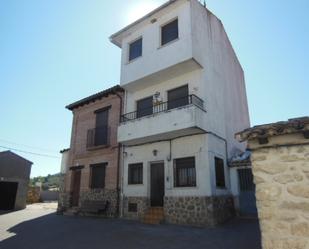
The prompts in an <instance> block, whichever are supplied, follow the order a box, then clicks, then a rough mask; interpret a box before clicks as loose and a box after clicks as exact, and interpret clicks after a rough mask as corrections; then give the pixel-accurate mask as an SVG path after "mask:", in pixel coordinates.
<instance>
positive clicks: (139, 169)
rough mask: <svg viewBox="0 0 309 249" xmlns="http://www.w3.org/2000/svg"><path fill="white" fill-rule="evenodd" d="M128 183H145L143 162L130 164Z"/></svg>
mask: <svg viewBox="0 0 309 249" xmlns="http://www.w3.org/2000/svg"><path fill="white" fill-rule="evenodd" d="M128 177H129V179H128V184H143V164H142V163H135V164H129V174H128Z"/></svg>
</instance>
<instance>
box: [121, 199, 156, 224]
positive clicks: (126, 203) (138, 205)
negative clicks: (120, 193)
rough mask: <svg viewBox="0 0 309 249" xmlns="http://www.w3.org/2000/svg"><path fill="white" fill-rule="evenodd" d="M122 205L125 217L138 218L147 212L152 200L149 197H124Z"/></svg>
mask: <svg viewBox="0 0 309 249" xmlns="http://www.w3.org/2000/svg"><path fill="white" fill-rule="evenodd" d="M122 205H123V216H124V218H126V219H134V220H138V219H141V218H142V217H143V216H144V215H145V213H146V212H147V210H148V208H149V207H150V200H149V198H147V197H124V199H123V204H122Z"/></svg>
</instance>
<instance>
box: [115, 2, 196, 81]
mask: <svg viewBox="0 0 309 249" xmlns="http://www.w3.org/2000/svg"><path fill="white" fill-rule="evenodd" d="M177 17H178V25H179V39H178V40H175V41H173V42H171V43H169V44H166V45H164V46H161V42H160V41H161V37H160V36H161V33H160V31H161V28H160V27H161V26H162V25H164V24H166V23H168V22H170V21H171V20H173V19H174V18H177ZM153 18H156V19H157V21H156V22H155V23H151V22H150V21H151V20H152V19H153ZM190 19H191V18H190V3H189V2H188V1H183V0H180V1H177V2H176V3H174V4H172V5H171V6H169V7H167V8H166V9H165V10H162V11H161V12H160V13H158V14H156V15H154V16H153V17H151V18H149V19H147V20H146V21H144V22H143V23H142V24H141V25H140V26H139V29H131V30H130V31H131V32H130V33H128V34H127V36H126V37H125V38H124V39H123V40H122V45H121V47H122V56H121V77H120V78H121V79H120V85H121V86H123V87H126V84H128V83H132V82H133V81H135V80H138V79H140V78H143V77H145V76H148V75H150V74H152V73H155V72H158V71H160V70H163V69H166V68H168V67H170V66H173V65H175V64H178V63H179V62H183V61H186V60H188V59H190V58H192V40H191V23H190ZM140 37H143V53H142V54H143V55H142V57H139V58H137V59H135V60H133V61H131V62H129V61H128V52H129V44H130V43H131V42H132V41H134V40H136V39H138V38H140Z"/></svg>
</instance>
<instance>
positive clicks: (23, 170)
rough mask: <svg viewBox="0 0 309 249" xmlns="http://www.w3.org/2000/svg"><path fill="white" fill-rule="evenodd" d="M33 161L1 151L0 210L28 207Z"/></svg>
mask: <svg viewBox="0 0 309 249" xmlns="http://www.w3.org/2000/svg"><path fill="white" fill-rule="evenodd" d="M31 166H32V162H30V161H28V160H27V159H25V158H23V157H21V156H19V155H17V154H15V153H13V152H11V151H3V152H0V193H1V194H0V210H19V209H23V208H25V207H26V201H27V192H28V186H29V180H30V172H31Z"/></svg>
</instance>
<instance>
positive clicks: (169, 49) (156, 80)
mask: <svg viewBox="0 0 309 249" xmlns="http://www.w3.org/2000/svg"><path fill="white" fill-rule="evenodd" d="M175 19H178V32H179V37H178V39H176V40H174V41H172V42H171V43H168V44H166V45H164V46H160V36H161V35H160V30H161V26H162V25H164V24H166V23H168V22H169V21H171V20H175ZM140 37H142V39H143V45H142V56H141V57H139V58H137V59H135V60H133V61H131V62H128V51H129V44H130V43H131V42H132V41H134V40H136V39H138V38H140ZM111 40H112V42H114V43H115V44H116V45H118V46H119V47H121V48H122V62H121V82H120V85H121V86H122V87H123V88H124V89H125V90H126V94H125V100H124V113H130V112H134V111H135V110H136V108H137V106H136V103H137V101H138V100H140V99H143V98H146V97H149V96H153V95H154V94H155V93H158V92H159V93H160V97H161V100H162V102H166V101H168V95H167V92H168V91H169V90H171V89H175V88H177V87H181V86H184V85H188V92H189V95H191V94H192V95H195V96H197V97H198V98H200V99H201V100H202V101H203V108H198V107H197V106H196V105H194V104H191V103H190V105H187V106H184V107H181V108H177V109H174V110H165V111H163V112H160V113H156V114H153V115H150V116H147V117H141V118H138V119H134V120H125V121H126V122H123V123H122V124H120V127H119V129H118V140H119V142H121V143H122V144H123V145H124V157H123V160H122V161H123V178H122V179H123V195H124V196H135V197H149V195H150V169H149V168H150V164H151V163H152V162H164V178H165V180H164V183H165V184H164V185H165V186H164V187H165V196H220V195H228V194H231V193H232V190H233V192H234V193H235V192H236V191H235V188H236V187H235V186H231V183H233V184H235V179H233V178H232V179H231V178H230V174H229V170H228V167H227V161H228V159H229V158H230V157H232V156H233V155H234V154H235V153H236V152H238V151H240V150H244V149H245V144H239V143H238V142H237V141H236V140H235V139H234V134H235V133H236V132H238V131H240V130H243V129H245V128H247V127H249V126H250V121H249V113H248V104H247V97H246V89H245V80H244V73H243V70H242V68H241V65H240V63H239V61H238V59H237V57H236V55H235V52H234V50H233V48H232V46H231V43H230V41H229V39H228V37H227V35H226V33H225V31H224V27H223V25H222V23H221V21H220V20H219V19H218V18H217V17H215V16H214V15H213V14H212V13H211V12H210V11H208V10H207V9H206V8H205V7H203V6H202V5H201V4H200V3H199V2H198V1H197V0H176V1H170V2H169V4H166V5H165V6H164V7H163V8H159V9H157V10H156V11H154V12H153V13H152V14H150V15H148V16H146V17H145V18H142V19H141V20H140V21H137V22H136V23H135V24H133V25H130V26H128V27H127V28H125V29H123V30H121V31H119V32H118V33H116V34H115V35H113V36H112V37H111ZM154 151H157V153H156V155H154V154H155V153H153V152H154ZM185 157H194V158H195V168H196V187H175V184H174V165H173V163H174V159H177V158H185ZM215 157H218V158H221V159H223V160H224V167H225V169H224V170H225V183H226V187H225V188H217V187H216V182H215V166H214V165H215V162H214V161H215ZM131 163H143V184H139V185H129V184H128V165H129V164H131ZM236 182H237V181H236Z"/></svg>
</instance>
